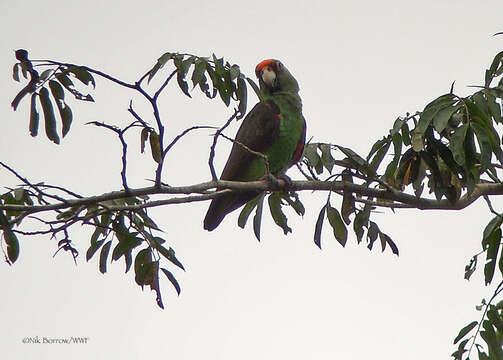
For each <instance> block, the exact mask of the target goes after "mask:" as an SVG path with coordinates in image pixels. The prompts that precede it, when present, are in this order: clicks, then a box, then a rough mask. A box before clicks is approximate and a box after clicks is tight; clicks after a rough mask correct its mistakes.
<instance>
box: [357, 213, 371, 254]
mask: <svg viewBox="0 0 503 360" xmlns="http://www.w3.org/2000/svg"><path fill="white" fill-rule="evenodd" d="M370 208H371V206H370V205H368V204H366V205H365V207H364V208H363V210H360V211H358V213H357V214H356V217H355V221H354V222H353V230H354V232H355V234H356V239H357V241H358V244H359V243H360V242H361V241H362V238H363V232H364V231H363V227H364V226H365V227H367V226H368V225H367V224H368V222H369V216H370Z"/></svg>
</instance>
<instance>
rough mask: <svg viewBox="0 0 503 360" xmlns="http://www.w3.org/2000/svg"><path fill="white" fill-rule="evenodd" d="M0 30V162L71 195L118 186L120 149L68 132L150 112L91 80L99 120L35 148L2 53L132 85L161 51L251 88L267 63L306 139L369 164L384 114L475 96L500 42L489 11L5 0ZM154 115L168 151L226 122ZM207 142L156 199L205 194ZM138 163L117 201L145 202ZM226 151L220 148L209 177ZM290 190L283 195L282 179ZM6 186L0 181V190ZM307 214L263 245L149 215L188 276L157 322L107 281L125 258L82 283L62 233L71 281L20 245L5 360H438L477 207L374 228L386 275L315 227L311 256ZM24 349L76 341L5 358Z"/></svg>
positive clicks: (410, 214) (217, 106)
mask: <svg viewBox="0 0 503 360" xmlns="http://www.w3.org/2000/svg"><path fill="white" fill-rule="evenodd" d="M0 14H1V15H0V17H1V19H2V21H1V22H0V29H1V30H2V33H3V34H4V36H3V38H4V41H3V42H2V43H3V45H2V46H1V51H0V69H2V74H3V81H1V82H0V93H1V96H0V101H1V103H0V105H1V106H0V119H1V120H0V121H1V132H0V160H1V161H4V162H6V163H7V164H9V165H11V166H13V167H15V168H16V169H18V170H19V171H20V172H21V173H22V174H23V175H24V176H26V177H28V178H29V179H30V180H32V181H34V182H37V181H46V182H48V183H51V184H57V185H61V186H66V187H69V188H72V189H74V190H75V191H77V192H80V193H82V194H86V195H91V194H101V193H104V192H107V191H111V190H116V189H120V176H119V172H120V147H119V144H118V142H117V141H116V139H115V138H114V137H113V136H112V135H111V134H108V133H103V131H101V130H99V129H95V128H92V127H90V126H85V125H84V123H86V122H88V121H93V120H98V121H106V122H108V123H113V124H117V125H123V124H126V123H127V121H128V120H130V118H129V115H128V113H127V111H126V109H127V106H128V103H129V99H131V98H132V99H133V100H134V104H135V106H137V109H138V111H143V113H142V114H143V115H144V116H145V117H147V116H149V114H150V113H149V110H148V108H147V107H146V106H145V104H143V103H142V102H141V99H140V98H138V97H137V96H136V95H134V94H131V93H128V92H125V91H123V90H122V89H119V88H118V87H117V86H114V85H111V84H109V83H106V82H104V81H98V84H97V85H98V86H97V89H96V91H95V92H94V93H93V96H94V98H95V99H96V103H94V104H83V105H80V104H78V105H77V104H76V105H75V106H74V123H73V126H72V130H71V131H70V133H69V135H68V136H67V137H66V138H65V139H64V140H63V141H62V144H61V145H59V146H56V145H54V144H53V143H51V142H49V141H48V140H47V139H46V138H45V136H44V134H43V131H40V133H41V135H40V136H39V137H37V138H35V139H33V138H31V137H30V136H29V134H28V113H27V106H26V105H27V104H26V99H25V100H24V101H23V103H22V104H21V106H20V109H19V110H18V111H17V112H13V111H12V109H11V107H10V102H11V100H12V98H13V96H14V95H15V94H16V91H18V90H19V89H20V86H21V85H20V84H17V83H15V82H14V81H13V80H12V77H11V67H12V65H13V64H14V62H15V59H14V53H13V50H15V49H18V48H25V49H27V50H29V52H30V55H31V57H32V58H39V59H40V58H50V59H54V60H60V61H65V62H74V63H80V64H85V65H88V66H91V67H93V68H97V69H101V70H102V71H104V72H108V73H110V74H112V75H114V76H116V77H119V78H121V79H123V80H125V81H129V82H132V81H134V80H136V79H137V78H138V77H139V76H141V75H142V74H143V73H144V72H145V71H146V70H147V69H149V68H150V67H151V66H152V65H153V64H154V63H155V61H156V59H157V58H158V57H159V56H160V55H161V54H162V53H164V52H165V51H181V52H190V53H194V54H197V55H201V56H206V55H211V54H212V53H215V54H216V55H217V56H225V58H226V59H228V60H229V61H230V62H231V63H237V64H239V65H240V66H241V69H242V71H244V72H245V73H247V74H249V76H252V75H253V69H254V66H255V64H257V63H258V62H259V61H261V60H263V59H266V58H277V59H280V60H282V61H283V63H284V64H285V65H286V66H287V67H288V68H289V69H290V71H291V72H292V74H293V75H294V76H295V77H296V78H297V80H298V82H299V84H300V87H301V96H302V99H303V103H304V115H305V117H306V120H307V124H308V138H311V137H312V138H313V141H325V142H332V143H337V144H340V145H343V146H347V147H350V148H352V149H354V150H356V151H358V152H360V153H362V154H366V153H367V152H368V150H369V148H370V146H371V145H372V144H373V143H374V141H375V140H377V139H379V138H381V137H382V136H384V135H386V134H387V131H388V129H389V128H390V127H391V126H392V124H393V121H394V120H395V118H396V117H397V116H399V115H404V114H405V112H407V111H409V112H415V111H417V110H421V109H422V108H423V107H424V106H425V105H426V104H427V103H428V102H429V101H431V100H432V99H434V98H436V97H437V96H439V95H442V94H443V93H445V92H448V90H449V87H450V85H451V83H452V82H453V81H454V80H456V91H457V92H458V93H459V94H461V95H466V94H468V93H469V92H470V91H472V90H471V89H469V88H467V85H479V84H481V83H482V81H483V75H484V70H485V69H486V68H487V66H488V65H489V64H490V61H492V58H493V56H494V55H495V54H496V53H497V52H498V51H500V50H501V49H502V45H503V43H502V39H501V37H499V38H495V37H492V34H494V33H496V32H498V31H502V30H503V28H502V26H503V24H502V23H501V19H502V18H501V14H502V5H501V2H500V1H483V2H473V1H464V0H459V1H421V2H417V1H416V2H409V1H379V2H375V1H352V2H348V1H344V2H342V1H302V2H301V1H281V0H280V1H273V2H252V1H248V2H241V1H232V2H230V1H229V2H225V1H220V0H216V1H187V0H186V1H180V0H176V1H152V2H148V1H146V2H136V1H135V2H133V1H122V2H104V1H95V0H88V1H86V2H68V1H44V2H21V1H18V2H7V1H3V2H2V3H1V4H0ZM254 102H256V98H255V96H254V95H253V94H251V93H250V98H249V103H250V104H253V103H254ZM72 103H73V102H72ZM161 106H162V108H161V112H162V116H163V117H164V118H165V119H166V121H167V123H168V127H167V129H168V133H169V135H170V136H175V135H176V134H178V133H179V132H180V131H181V130H182V129H184V128H186V127H189V126H192V125H215V126H216V125H221V124H223V122H224V121H225V120H226V119H227V118H228V117H229V115H230V114H232V109H229V108H226V107H225V106H224V105H223V104H222V103H220V102H219V101H217V100H214V101H209V100H206V99H205V98H204V97H202V96H197V95H196V96H194V99H192V100H190V99H187V98H185V97H183V95H180V91H179V90H178V89H177V88H176V87H175V86H173V87H169V88H168V93H167V95H165V96H163V97H162V102H161ZM236 129H237V125H235V128H234V129H233V130H230V132H229V133H230V134H231V133H232V132H233V131H235V130H236ZM209 135H210V132H205V131H200V132H199V133H193V134H191V135H189V136H187V137H186V138H185V139H184V140H183V141H182V142H181V143H180V145H179V146H178V147H177V148H175V149H174V150H173V151H172V152H171V153H170V155H169V157H168V160H167V161H168V163H167V169H166V171H165V174H164V178H163V180H164V181H165V182H168V183H169V184H171V185H181V184H195V183H199V182H203V181H207V180H209V179H210V174H209V172H208V168H207V165H206V163H207V156H208V155H207V154H208V149H209V146H210V141H211V137H210V136H209ZM134 141H135V144H138V143H139V141H137V140H134ZM135 146H137V145H132V150H131V152H132V157H131V159H130V160H131V167H130V170H129V175H130V179H131V181H130V185H132V186H135V187H140V186H146V185H148V184H149V183H148V182H147V181H146V180H145V179H148V178H152V170H153V163H152V160H151V158H150V157H149V156H140V155H138V154H136V153H138V152H139V151H138V148H135ZM134 150H136V153H134ZM227 152H228V146H227V145H224V144H223V143H222V146H221V147H219V151H218V155H217V159H216V164H217V166H218V167H219V169H221V167H222V165H223V164H224V162H225V160H226V156H227ZM133 153H134V154H133ZM290 175H291V176H292V177H293V178H295V179H300V175H299V174H298V173H296V172H295V171H292V172H291V173H290ZM15 184H17V182H16V180H15V179H14V178H12V177H11V176H8V174H7V173H5V172H3V171H0V185H1V186H2V187H3V186H8V185H15ZM3 191H4V188H2V190H1V192H3ZM323 198H324V195H323V194H321V195H317V194H314V195H313V194H311V193H308V192H303V193H301V200H302V201H303V202H304V204H305V205H306V209H307V214H306V215H305V216H304V218H299V217H296V216H295V215H293V214H291V216H290V217H289V222H290V224H291V227H292V228H293V234H289V235H288V236H284V235H283V233H282V231H281V230H280V229H279V228H277V227H276V226H274V224H273V223H272V221H271V220H270V219H269V218H268V217H267V218H264V221H263V226H262V231H263V234H262V239H263V240H262V242H261V243H258V242H257V241H256V240H255V238H254V236H253V231H252V229H251V228H250V227H248V228H246V229H245V230H241V229H238V228H237V226H236V221H237V215H233V216H229V217H228V218H226V220H225V221H224V222H223V223H222V225H221V226H220V227H219V228H218V229H217V230H215V231H213V232H211V233H208V232H206V231H204V230H203V229H202V219H203V217H204V213H205V211H206V208H207V203H200V204H191V205H185V206H172V207H169V208H165V209H158V210H156V211H155V212H153V216H154V217H155V219H156V220H157V221H158V224H160V225H161V226H162V227H163V228H164V229H166V234H165V236H166V239H167V240H168V243H169V245H170V246H172V247H173V248H174V249H175V250H176V254H177V256H178V257H179V259H180V260H181V261H182V262H183V263H184V265H185V267H186V269H187V271H186V272H185V273H183V272H181V271H177V270H176V269H172V268H170V269H172V270H173V272H174V273H175V275H176V276H177V278H178V280H179V282H180V284H181V286H182V293H181V295H180V296H179V297H178V296H176V293H175V291H174V290H173V289H172V288H171V287H170V285H169V283H168V281H167V280H165V279H163V280H162V283H161V286H162V287H163V288H164V292H163V295H164V303H165V307H166V309H165V310H160V309H159V308H158V307H157V306H156V304H155V295H154V293H152V292H150V291H148V290H145V291H143V292H142V291H141V290H140V289H139V288H138V287H137V286H136V284H135V283H134V279H133V278H134V274H132V272H131V273H128V274H127V275H124V273H123V272H124V265H123V262H122V261H121V262H118V263H113V264H111V265H109V270H110V271H109V273H107V274H106V275H102V274H100V273H99V272H98V265H97V262H96V260H97V259H93V260H92V261H90V263H86V262H85V255H84V254H85V251H86V249H87V247H88V244H89V233H88V232H85V231H81V230H80V229H76V231H75V232H74V235H73V241H74V243H75V245H76V246H77V247H78V249H79V250H80V252H81V254H82V256H80V257H79V258H78V266H75V265H74V264H73V260H72V259H71V257H70V256H69V255H68V254H60V255H58V256H56V257H55V258H53V257H52V255H53V253H54V252H55V250H56V249H57V246H56V242H54V241H51V240H49V239H48V238H43V237H40V238H26V239H22V241H21V254H20V258H19V260H18V261H17V263H16V264H15V265H14V266H12V267H9V266H8V265H6V264H3V265H1V266H0V280H1V283H2V290H1V293H2V297H1V298H2V300H1V306H0V319H1V320H0V348H1V349H2V350H1V353H2V357H3V358H5V359H93V358H94V359H115V358H121V359H139V358H147V357H154V356H155V357H159V358H167V359H180V360H181V359H208V360H209V359H243V360H246V359H254V360H255V359H334V358H340V359H371V358H386V359H392V360H394V359H396V360H398V359H400V360H403V359H425V358H448V357H449V355H450V353H452V351H454V348H453V346H452V340H453V338H454V337H455V336H456V334H457V332H458V331H459V329H460V328H461V327H462V326H464V325H466V324H467V323H469V322H470V321H472V320H473V319H476V318H478V317H479V316H480V313H478V312H476V311H475V305H477V304H478V303H479V302H480V300H481V298H482V297H486V298H487V297H488V296H490V294H491V293H492V290H491V289H490V288H484V287H483V286H482V283H483V281H482V279H481V274H480V273H477V274H476V275H474V277H473V279H472V280H471V281H470V282H467V281H466V280H463V269H464V266H465V264H466V263H467V262H468V261H469V258H470V257H471V256H472V255H473V254H474V253H475V252H477V251H479V249H480V239H481V233H482V230H483V228H484V226H485V224H486V223H487V222H488V221H489V220H490V218H491V216H490V214H489V212H488V211H487V210H486V209H485V207H484V204H483V203H482V202H478V203H476V204H475V205H473V206H472V207H470V208H469V209H466V210H465V211H463V212H457V213H449V214H448V213H443V212H420V211H414V210H407V211H398V212H397V214H393V213H391V212H388V211H384V212H382V213H380V214H377V215H376V217H375V219H376V220H377V221H378V223H379V225H380V227H381V229H382V230H383V231H384V232H386V233H388V234H389V235H390V236H391V237H392V238H393V239H394V240H395V242H396V243H397V244H398V246H399V248H400V257H399V258H397V257H396V256H394V255H392V254H391V252H389V251H386V252H385V253H381V252H380V250H379V249H375V250H373V251H372V252H370V251H368V250H367V249H366V247H365V246H364V245H363V244H362V245H357V244H356V240H355V237H354V235H353V234H352V233H351V235H350V239H349V240H348V244H347V246H346V248H342V247H341V246H340V245H339V244H338V243H337V242H336V240H335V239H334V238H333V236H332V234H331V232H330V230H329V229H328V227H326V229H325V231H324V233H323V239H322V244H323V250H322V251H320V250H319V249H318V248H317V247H316V246H315V245H314V244H313V241H312V238H313V230H314V223H315V221H316V217H317V214H318V211H319V209H320V208H321V206H322V204H323ZM335 199H336V201H335V204H340V200H341V199H339V198H337V197H335ZM494 205H495V206H496V207H497V208H498V209H499V210H501V209H502V208H503V204H502V203H501V202H495V204H494ZM36 336H38V337H39V338H43V337H46V338H65V337H70V336H79V337H87V338H88V339H89V341H88V343H87V344H73V345H62V344H51V345H49V344H45V345H44V344H23V343H22V340H23V339H24V338H26V337H36Z"/></svg>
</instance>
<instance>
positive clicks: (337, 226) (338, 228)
mask: <svg viewBox="0 0 503 360" xmlns="http://www.w3.org/2000/svg"><path fill="white" fill-rule="evenodd" d="M327 218H328V222H329V223H330V226H332V229H333V230H334V236H335V238H336V239H337V241H338V242H339V243H340V244H341V245H342V246H343V247H344V246H345V245H346V241H347V239H348V230H347V229H346V225H345V224H344V222H343V221H342V218H341V215H340V214H339V212H338V211H337V209H335V208H333V207H332V206H330V204H327Z"/></svg>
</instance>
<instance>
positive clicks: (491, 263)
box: [484, 228, 501, 285]
mask: <svg viewBox="0 0 503 360" xmlns="http://www.w3.org/2000/svg"><path fill="white" fill-rule="evenodd" d="M500 242H501V228H497V229H496V230H495V231H493V232H492V233H491V235H490V236H489V238H488V245H489V246H488V248H487V257H486V259H487V263H486V265H485V266H484V276H485V283H486V285H489V284H490V283H491V281H492V279H493V276H494V269H495V267H496V258H497V256H498V250H499V246H500Z"/></svg>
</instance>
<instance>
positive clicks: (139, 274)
mask: <svg viewBox="0 0 503 360" xmlns="http://www.w3.org/2000/svg"><path fill="white" fill-rule="evenodd" d="M151 263H152V252H151V251H150V248H145V249H142V250H140V251H138V254H136V257H135V259H134V272H135V281H136V283H137V284H138V285H140V286H143V285H144V284H145V275H146V273H147V270H148V269H147V264H151Z"/></svg>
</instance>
